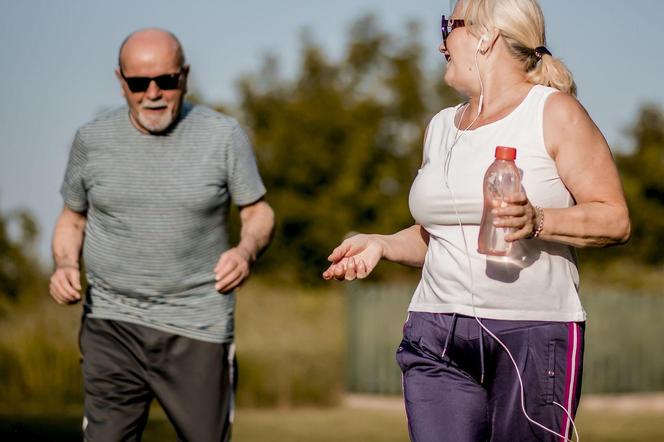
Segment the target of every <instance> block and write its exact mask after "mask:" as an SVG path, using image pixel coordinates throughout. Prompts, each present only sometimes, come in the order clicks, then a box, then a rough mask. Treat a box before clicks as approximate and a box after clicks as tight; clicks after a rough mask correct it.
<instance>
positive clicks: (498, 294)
mask: <svg viewBox="0 0 664 442" xmlns="http://www.w3.org/2000/svg"><path fill="white" fill-rule="evenodd" d="M554 92H557V90H556V89H552V88H549V87H545V86H534V87H533V88H532V89H531V90H530V92H529V93H528V95H527V96H526V98H525V99H524V100H523V101H522V102H521V103H520V104H519V105H518V106H517V107H516V108H515V109H514V110H513V111H512V112H511V113H510V114H509V115H507V116H506V117H504V118H503V119H501V120H499V121H496V122H494V123H490V124H487V125H485V126H481V127H479V128H477V129H474V130H471V131H461V130H457V129H456V127H455V125H454V116H455V114H456V112H457V110H458V109H459V108H460V106H457V107H454V108H447V109H444V110H442V111H441V112H439V113H438V114H437V115H436V116H435V117H433V119H432V120H431V123H430V124H429V129H428V131H427V136H426V139H425V141H424V158H423V162H422V167H421V169H420V170H419V172H418V174H417V177H416V178H415V181H414V182H413V185H412V187H411V190H410V197H409V205H410V211H411V213H412V215H413V217H414V219H415V221H416V222H417V223H418V224H420V225H421V226H423V227H424V228H425V229H426V230H427V232H429V235H430V240H429V248H428V250H427V254H426V258H425V261H424V267H423V269H422V279H421V280H420V283H419V285H418V286H417V289H416V290H415V293H414V295H413V299H412V301H411V304H410V307H409V310H410V311H421V312H435V313H459V314H463V315H469V316H472V315H473V314H477V316H479V317H480V318H490V319H508V320H510V319H511V320H534V321H537V320H541V321H564V322H568V321H584V320H585V312H584V310H583V307H582V306H581V302H580V301H579V296H578V283H579V274H578V269H577V265H576V255H575V252H574V250H573V249H572V248H571V247H569V246H566V245H563V244H559V243H554V242H547V241H543V240H539V239H526V240H520V241H518V242H517V243H515V245H514V246H513V247H512V250H513V251H512V253H511V254H510V256H509V257H502V258H496V257H489V256H486V255H482V254H480V253H478V252H477V235H478V233H479V224H480V220H481V217H482V206H483V196H482V180H483V178H484V172H485V171H486V169H487V167H489V165H490V164H491V163H492V162H493V160H494V151H495V148H496V146H511V147H515V148H516V149H517V157H516V165H517V167H518V168H519V169H520V170H521V171H522V172H523V176H522V185H523V188H524V189H525V191H526V194H527V195H528V198H529V199H530V201H531V202H532V204H533V205H538V206H541V207H544V208H564V207H570V206H572V205H574V199H573V198H572V195H571V194H570V193H569V192H568V190H567V188H566V187H565V185H564V184H563V182H562V180H561V179H560V176H559V175H558V171H557V169H556V165H555V162H554V161H553V159H552V158H551V157H550V155H549V154H548V152H547V150H546V147H545V145H544V135H543V133H544V131H543V112H544V103H545V102H546V99H547V98H548V97H549V96H550V95H551V94H552V93H554ZM457 136H458V137H459V138H458V141H457V143H456V145H455V146H453V147H452V150H451V151H450V146H452V144H453V142H454V139H455V137H457ZM447 155H449V158H448V162H449V165H448V171H449V173H448V177H447V181H448V185H449V188H450V189H451V191H450V190H448V188H447V187H446V186H445V182H444V175H445V173H444V169H445V159H446V156H447ZM455 208H456V210H455ZM457 213H458V216H457ZM459 220H460V221H461V224H462V225H463V229H462V228H461V227H460V226H459ZM464 235H465V242H466V243H467V247H466V246H465V245H464ZM471 276H472V277H471ZM471 292H472V295H473V296H472V299H471ZM473 301H474V304H475V311H474V312H473V308H472V305H473Z"/></svg>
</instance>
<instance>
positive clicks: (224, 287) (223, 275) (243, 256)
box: [214, 247, 252, 293]
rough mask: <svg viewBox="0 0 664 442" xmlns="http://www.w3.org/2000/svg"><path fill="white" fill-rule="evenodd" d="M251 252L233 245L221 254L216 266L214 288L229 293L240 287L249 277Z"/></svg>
mask: <svg viewBox="0 0 664 442" xmlns="http://www.w3.org/2000/svg"><path fill="white" fill-rule="evenodd" d="M251 262H252V259H251V254H250V253H249V252H248V251H246V250H245V249H244V248H242V247H233V248H232V249H229V250H227V251H225V252H224V253H222V254H221V256H220V257H219V261H218V262H217V265H216V267H215V268H214V274H215V280H216V281H217V283H216V284H215V285H214V288H215V289H217V291H218V292H221V293H229V292H230V291H231V290H233V289H235V288H237V287H239V286H240V285H242V283H244V281H246V280H247V278H248V277H249V266H250V265H251Z"/></svg>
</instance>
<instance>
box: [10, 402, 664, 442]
mask: <svg viewBox="0 0 664 442" xmlns="http://www.w3.org/2000/svg"><path fill="white" fill-rule="evenodd" d="M662 422H664V412H662V411H655V410H653V411H647V410H633V411H628V412H626V411H620V410H602V409H592V410H583V408H582V409H581V411H580V413H579V416H578V418H577V425H578V428H579V431H580V432H581V439H582V440H583V441H584V442H654V441H661V440H664V425H662ZM79 427H80V417H78V416H75V415H71V414H69V415H66V416H63V415H60V416H53V415H51V416H50V417H49V416H43V415H22V416H15V415H14V416H12V415H7V414H0V440H3V441H14V440H16V441H18V440H21V441H30V440H50V441H53V442H60V441H69V440H80V438H81V437H80V431H79ZM233 434H234V436H233V441H234V442H263V441H266V440H269V441H270V442H336V441H339V442H342V441H343V442H354V441H358V442H360V441H361V442H374V441H375V442H378V441H380V442H407V441H408V434H407V429H406V421H405V416H404V413H403V411H402V410H399V409H388V410H379V409H357V408H349V407H334V408H329V409H311V408H303V409H300V408H298V409H290V410H286V409H275V410H266V409H262V410H258V409H240V410H239V411H238V413H237V415H236V424H235V427H234V431H233ZM143 440H144V441H145V442H162V441H169V440H175V434H174V432H173V430H172V429H171V428H170V425H169V423H168V421H167V420H166V418H165V417H164V416H163V414H162V413H159V412H157V413H153V417H152V418H151V420H150V423H149V424H148V427H147V429H146V432H145V434H144V438H143Z"/></svg>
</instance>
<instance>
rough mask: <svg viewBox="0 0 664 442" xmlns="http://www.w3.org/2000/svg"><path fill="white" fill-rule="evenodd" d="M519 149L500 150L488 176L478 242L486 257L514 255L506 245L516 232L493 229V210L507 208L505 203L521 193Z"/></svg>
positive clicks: (499, 228)
mask: <svg viewBox="0 0 664 442" xmlns="http://www.w3.org/2000/svg"><path fill="white" fill-rule="evenodd" d="M515 158H516V149H515V148H513V147H504V146H497V147H496V160H495V161H494V162H493V163H492V164H491V165H490V166H489V168H488V169H487V170H486V173H485V174H484V185H483V187H484V211H483V212H482V223H481V224H480V234H479V236H478V238H477V251H478V252H479V253H482V254H485V255H494V256H505V255H508V254H509V253H510V250H511V248H512V243H509V242H507V241H505V235H507V234H508V233H510V232H512V231H514V230H515V229H513V228H510V227H496V226H494V225H493V221H494V219H495V216H494V215H493V214H492V213H491V210H493V209H495V208H497V207H505V206H507V204H508V203H506V202H505V199H506V198H507V197H509V196H512V195H514V194H517V193H519V192H520V191H521V174H520V173H519V169H517V167H516V164H514V159H515Z"/></svg>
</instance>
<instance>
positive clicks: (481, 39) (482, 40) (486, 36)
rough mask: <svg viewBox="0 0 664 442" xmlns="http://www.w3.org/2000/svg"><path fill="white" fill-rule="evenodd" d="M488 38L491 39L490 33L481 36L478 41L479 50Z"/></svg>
mask: <svg viewBox="0 0 664 442" xmlns="http://www.w3.org/2000/svg"><path fill="white" fill-rule="evenodd" d="M488 39H489V35H488V34H482V36H481V37H480V41H478V42H477V50H478V51H479V50H480V48H481V47H482V43H484V42H485V41H487V40H488Z"/></svg>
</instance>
